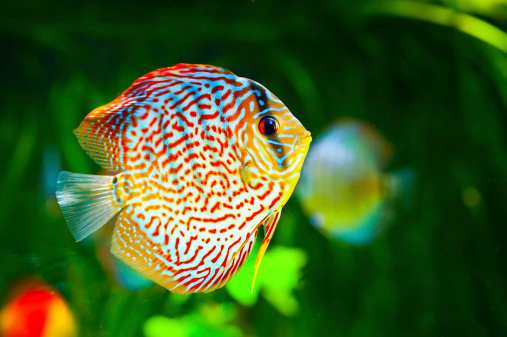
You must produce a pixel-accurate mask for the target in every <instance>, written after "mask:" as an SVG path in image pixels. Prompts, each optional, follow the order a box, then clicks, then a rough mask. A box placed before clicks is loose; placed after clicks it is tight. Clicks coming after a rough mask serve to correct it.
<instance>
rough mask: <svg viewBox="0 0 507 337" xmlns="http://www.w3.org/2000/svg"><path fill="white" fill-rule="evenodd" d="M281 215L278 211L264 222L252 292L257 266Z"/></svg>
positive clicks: (280, 211) (255, 275)
mask: <svg viewBox="0 0 507 337" xmlns="http://www.w3.org/2000/svg"><path fill="white" fill-rule="evenodd" d="M281 213H282V210H281V209H279V210H278V211H274V212H273V213H272V214H271V215H270V216H268V217H267V219H266V220H264V233H265V234H264V240H263V241H262V244H261V248H259V252H258V253H257V260H256V261H255V272H254V277H253V281H252V290H251V291H252V292H253V288H254V285H255V278H256V277H257V270H258V269H259V266H260V264H261V261H262V257H263V256H264V253H265V252H266V249H267V248H268V245H269V242H270V241H271V238H272V237H273V233H274V232H275V229H276V225H277V224H278V220H279V219H280V214H281Z"/></svg>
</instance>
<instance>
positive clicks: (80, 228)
mask: <svg viewBox="0 0 507 337" xmlns="http://www.w3.org/2000/svg"><path fill="white" fill-rule="evenodd" d="M113 179H114V176H96V175H88V174H79V173H70V172H65V171H63V172H60V174H59V175H58V182H57V183H56V198H57V199H58V203H59V204H60V207H61V208H62V211H63V216H64V217H65V220H66V221H67V224H68V225H69V229H70V231H71V232H72V235H73V236H74V238H75V239H76V241H81V240H83V239H84V238H85V237H87V236H88V235H90V234H91V233H93V232H95V231H96V230H97V229H99V228H100V227H102V226H103V225H104V224H105V223H106V222H107V221H108V220H109V219H111V218H112V217H113V215H115V214H116V213H117V212H119V211H120V210H121V208H120V207H119V206H118V205H117V204H116V203H115V202H114V198H113Z"/></svg>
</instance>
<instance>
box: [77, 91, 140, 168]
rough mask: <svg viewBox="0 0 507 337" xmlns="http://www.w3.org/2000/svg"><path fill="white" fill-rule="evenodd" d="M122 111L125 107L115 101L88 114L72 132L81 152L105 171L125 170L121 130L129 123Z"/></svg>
mask: <svg viewBox="0 0 507 337" xmlns="http://www.w3.org/2000/svg"><path fill="white" fill-rule="evenodd" d="M123 110H126V107H124V106H122V105H121V104H120V102H117V100H115V101H113V102H111V103H109V104H106V105H103V106H101V107H98V108H97V109H95V110H93V111H92V112H90V113H89V114H88V116H86V118H85V119H84V120H83V121H82V122H81V124H80V125H79V126H78V127H77V129H75V130H74V134H75V135H76V137H77V140H78V141H79V144H80V145H81V147H82V148H83V150H85V152H86V153H87V154H88V155H89V156H90V158H92V159H93V160H94V161H95V162H96V163H97V164H99V165H100V166H102V167H103V168H105V169H106V170H112V171H123V170H125V165H124V158H123V157H122V153H123V150H122V146H121V144H120V143H121V130H123V129H125V130H126V129H127V127H128V125H125V124H129V123H128V122H126V121H125V118H126V117H125V116H124V115H123V114H122V111H123ZM115 115H117V116H115ZM129 117H131V116H129ZM120 125H121V126H122V127H120Z"/></svg>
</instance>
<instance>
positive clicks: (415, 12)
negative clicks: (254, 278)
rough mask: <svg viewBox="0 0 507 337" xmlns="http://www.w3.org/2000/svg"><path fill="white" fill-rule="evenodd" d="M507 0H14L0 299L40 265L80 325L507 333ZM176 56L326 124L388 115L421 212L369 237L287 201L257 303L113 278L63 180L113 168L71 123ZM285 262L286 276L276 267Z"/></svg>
mask: <svg viewBox="0 0 507 337" xmlns="http://www.w3.org/2000/svg"><path fill="white" fill-rule="evenodd" d="M506 3H507V2H505V1H501V0H496V1H493V0H475V1H465V0H455V1H415V0H414V1H387V0H386V1H366V0H347V1H345V0H342V1H339V0H336V1H327V2H320V1H307V2H304V1H283V2H282V1H281V2H272V1H267V0H255V1H246V0H237V1H231V2H217V1H197V2H183V1H180V2H170V1H158V2H157V1H156V2H150V3H145V2H141V1H129V0H127V1H109V2H103V1H97V0H92V1H63V0H60V1H58V0H55V1H35V0H16V1H13V0H7V1H3V2H2V5H0V43H1V46H2V47H1V53H0V59H1V61H2V63H1V64H2V66H1V67H0V72H1V74H0V79H1V81H0V92H1V94H0V95H1V100H0V108H1V110H0V150H1V160H0V163H1V165H0V173H1V174H0V303H4V302H5V301H6V300H7V298H8V295H9V292H10V290H11V289H12V287H13V286H14V285H15V284H16V282H18V281H19V280H21V279H24V278H26V277H27V276H29V275H39V277H41V278H43V279H45V280H46V281H47V282H48V283H49V284H51V285H53V286H54V287H55V288H56V289H58V290H59V291H60V292H61V293H62V294H63V296H64V297H65V298H66V299H67V300H68V303H69V305H70V307H71V309H72V311H73V312H74V315H75V317H76V319H77V322H78V327H79V331H80V333H79V335H80V336H115V337H116V336H147V337H159V336H203V335H209V336H214V335H216V336H331V335H336V336H454V335H457V336H499V335H505V334H507V288H506V281H507V265H506V263H505V261H506V257H507V247H506V243H507V239H506V233H507V230H506V225H507V224H506V220H505V219H506V215H507V207H506V206H505V205H504V203H505V199H506V196H507V192H506V186H507V155H506V154H507V151H506V145H507V133H506V127H507V111H506V107H507V54H506V52H507V35H505V33H504V32H503V29H507V11H506V10H505V8H506V7H505V4H506ZM180 62H185V63H206V64H212V65H216V66H221V67H224V68H226V69H229V70H231V71H232V72H234V73H235V74H237V75H240V76H244V77H248V78H251V79H254V80H255V81H258V82H259V83H261V84H263V85H264V86H266V87H267V88H269V89H270V91H272V92H273V93H275V94H276V95H277V96H278V97H279V98H280V99H282V100H283V102H284V103H285V104H286V105H287V106H288V107H289V109H290V110H291V111H292V113H293V114H294V115H295V116H297V117H298V119H299V120H300V121H301V122H302V123H303V125H305V127H306V128H307V129H308V130H310V131H311V132H312V134H313V135H314V136H318V135H319V134H320V133H321V132H322V131H323V130H325V128H326V127H327V126H328V125H329V124H330V123H331V122H332V121H334V120H335V119H337V118H340V117H354V118H359V119H362V120H365V121H368V122H369V123H371V124H373V125H375V126H376V128H377V129H378V130H379V131H380V132H381V133H382V134H383V135H384V136H385V137H386V138H387V139H388V140H389V141H390V142H391V143H392V145H393V147H394V150H395V152H394V160H393V162H392V163H391V164H392V167H407V166H408V167H411V168H412V169H413V170H414V171H415V172H416V173H417V185H416V186H415V188H414V196H413V207H412V210H411V211H410V212H406V214H403V215H400V216H398V218H397V220H396V222H395V223H394V224H392V226H391V227H390V228H389V230H388V231H387V232H386V233H385V234H383V235H381V236H380V237H379V238H378V239H377V240H376V241H375V242H374V243H372V244H371V245H369V246H367V247H364V248H354V247H349V246H347V245H345V244H343V243H339V242H337V241H330V240H328V239H327V238H325V237H324V236H322V235H321V234H320V233H319V232H317V231H316V230H315V229H314V228H313V227H312V226H311V225H310V223H309V221H308V219H307V218H306V217H305V216H304V215H303V213H302V211H301V207H300V205H299V203H298V201H297V198H295V197H293V198H291V200H290V201H289V202H288V204H287V205H286V207H285V208H284V212H283V214H282V218H281V220H280V223H279V225H278V228H277V231H276V234H275V235H274V239H273V240H272V243H271V245H270V248H269V249H268V252H269V250H273V249H275V248H276V247H279V248H280V249H279V250H274V252H277V255H276V254H272V255H271V257H270V258H269V257H268V260H269V261H271V262H269V261H268V263H267V264H268V265H269V264H270V263H271V264H272V265H274V266H275V267H274V268H273V267H272V268H271V269H270V268H269V267H265V268H264V266H261V270H260V272H259V273H260V274H262V275H263V276H262V278H263V280H264V281H262V282H261V284H260V285H259V286H260V287H261V289H264V290H261V291H260V293H261V296H258V297H255V298H254V299H253V300H248V299H247V300H245V299H241V296H240V295H235V296H233V295H231V294H234V292H233V291H229V290H228V289H225V288H223V289H220V290H217V291H215V292H212V293H209V294H194V295H191V296H186V297H185V296H181V295H172V294H170V293H168V292H167V291H166V290H164V289H162V288H160V287H158V286H154V287H151V288H148V289H146V290H142V291H138V292H130V291H127V290H125V289H123V288H121V287H119V286H117V285H115V284H114V283H113V282H111V277H110V276H108V275H107V272H106V271H105V269H104V267H103V266H102V265H101V264H100V263H99V261H98V259H97V257H96V253H95V249H94V245H93V244H92V243H89V244H85V245H82V244H78V243H75V242H74V240H73V238H72V236H71V234H70V232H69V230H68V229H67V226H66V224H65V221H64V219H63V218H62V215H61V212H60V210H59V207H58V205H57V204H56V199H55V196H54V182H55V181H56V177H57V174H58V172H59V170H66V171H71V172H79V173H89V174H96V173H97V172H98V170H99V167H98V165H96V164H95V163H94V162H93V161H92V160H91V159H89V158H87V157H86V154H85V153H84V151H82V150H81V149H80V147H79V144H78V142H77V140H76V139H75V137H74V135H73V134H72V130H73V129H74V128H75V127H77V126H78V125H79V123H80V121H81V120H82V119H83V118H84V117H85V116H86V114H87V113H88V112H90V111H91V110H92V109H94V108H95V107H97V106H99V105H102V104H105V103H107V102H109V101H111V100H113V99H114V98H115V97H116V96H117V95H118V94H119V93H120V92H122V91H123V90H125V89H126V88H127V87H128V86H129V85H130V84H131V83H132V82H133V81H134V80H135V79H136V78H138V77H139V76H141V75H143V74H145V73H147V72H149V71H151V70H154V69H157V68H163V67H168V66H172V65H174V64H176V63H180ZM283 247H286V250H285V251H284V250H283ZM285 265H287V266H288V267H287V268H286V269H287V270H286V271H282V274H283V273H285V274H283V275H284V277H285V278H286V280H285V281H286V282H285V281H283V277H274V276H271V274H270V273H269V271H270V270H276V266H285ZM263 268H264V269H263ZM238 277H239V276H238ZM298 277H299V282H296V280H297V279H298ZM250 280H251V278H249V279H248V280H247V281H245V282H244V283H241V284H242V287H243V288H242V289H243V291H244V293H247V294H249V292H250ZM270 281H271V282H272V284H270ZM284 282H285V283H284ZM270 287H271V288H270ZM277 287H278V288H277ZM277 289H278V290H277ZM284 294H285V295H284ZM288 294H292V295H288ZM291 301H296V304H294V303H292V302H291ZM276 303H278V306H277V305H276ZM291 303H292V304H291ZM284 308H285V309H286V311H285V312H284ZM287 308H289V309H287ZM291 308H292V309H291ZM294 308H295V309H294Z"/></svg>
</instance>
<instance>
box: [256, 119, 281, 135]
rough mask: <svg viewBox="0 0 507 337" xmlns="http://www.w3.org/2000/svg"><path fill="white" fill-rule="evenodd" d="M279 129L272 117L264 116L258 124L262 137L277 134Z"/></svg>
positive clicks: (278, 124)
mask: <svg viewBox="0 0 507 337" xmlns="http://www.w3.org/2000/svg"><path fill="white" fill-rule="evenodd" d="M279 128H280V123H278V121H277V120H276V118H275V117H273V116H266V117H263V118H262V119H261V121H260V122H259V131H260V132H261V133H262V134H263V135H264V136H273V135H274V134H275V133H277V132H278V129H279Z"/></svg>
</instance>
